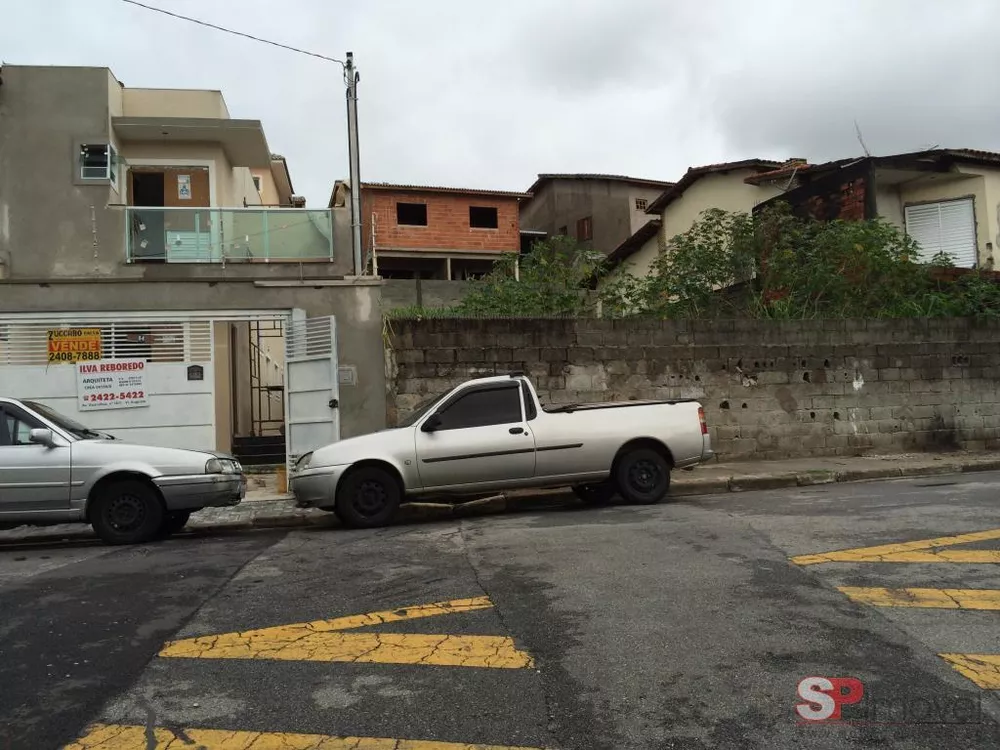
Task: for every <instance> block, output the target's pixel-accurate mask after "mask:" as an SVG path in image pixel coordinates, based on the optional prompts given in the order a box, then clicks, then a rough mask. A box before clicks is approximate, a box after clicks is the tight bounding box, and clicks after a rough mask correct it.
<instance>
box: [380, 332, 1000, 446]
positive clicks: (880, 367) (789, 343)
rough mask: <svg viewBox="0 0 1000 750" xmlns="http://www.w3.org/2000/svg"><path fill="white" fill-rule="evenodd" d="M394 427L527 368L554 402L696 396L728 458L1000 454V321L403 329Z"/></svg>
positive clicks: (394, 377)
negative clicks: (952, 450) (452, 391)
mask: <svg viewBox="0 0 1000 750" xmlns="http://www.w3.org/2000/svg"><path fill="white" fill-rule="evenodd" d="M393 331H394V333H393V335H392V337H391V349H390V350H389V351H387V369H388V370H389V372H390V374H391V377H390V379H389V383H388V384H389V390H388V392H387V393H388V400H387V418H388V420H389V423H390V424H394V423H395V421H396V419H397V418H399V417H401V416H405V415H406V414H407V413H409V411H410V410H412V409H413V407H414V406H415V405H416V404H417V403H418V402H419V401H421V400H423V399H424V398H426V397H427V396H428V395H430V394H434V393H443V392H445V391H447V390H448V389H449V388H451V387H453V386H454V385H457V384H458V383H460V382H462V381H463V380H465V379H467V378H470V377H476V376H481V375H488V374H494V373H497V372H500V373H502V372H508V371H510V370H524V371H526V372H527V373H529V374H530V376H531V377H532V379H533V382H534V383H535V384H536V387H537V388H538V389H539V391H540V393H541V396H542V398H543V402H547V403H568V402H577V401H611V400H626V399H636V398H638V399H647V398H657V399H670V398H697V399H699V400H700V401H701V403H702V404H703V405H704V406H705V410H706V414H707V419H708V423H709V425H710V426H711V437H712V440H713V444H714V446H715V448H716V450H717V451H718V452H719V455H720V457H721V458H724V459H729V458H746V459H770V458H786V457H795V456H807V455H854V454H860V453H864V452H891V451H907V450H920V449H931V448H940V447H957V446H961V447H964V448H968V449H976V450H984V449H990V450H992V449H995V448H1000V374H998V373H1000V369H998V368H1000V321H990V322H975V321H971V320H964V319H958V320H948V319H939V320H935V319H925V320H898V321H893V320H882V321H876V320H869V321H864V320H857V321H855V320H846V321H845V320H832V321H795V322H776V321H753V320H738V321H675V322H659V321H653V322H629V323H622V322H620V321H615V322H614V323H612V322H610V321H594V320H588V321H582V320H581V321H572V320H566V321H562V320H556V321H553V320H479V321H469V320H455V319H437V320H423V321H412V320H410V321H394V322H393Z"/></svg>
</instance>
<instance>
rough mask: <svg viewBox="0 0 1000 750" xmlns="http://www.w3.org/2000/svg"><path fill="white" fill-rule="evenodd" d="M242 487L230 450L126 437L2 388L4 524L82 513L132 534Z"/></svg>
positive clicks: (165, 526) (138, 537)
mask: <svg viewBox="0 0 1000 750" xmlns="http://www.w3.org/2000/svg"><path fill="white" fill-rule="evenodd" d="M245 494H246V477H244V475H243V468H242V467H241V466H240V463H239V462H238V461H236V460H235V459H234V458H233V457H232V456H227V455H225V454H222V453H209V452H206V451H194V450H181V449H178V448H158V447H155V446H151V445H136V444H133V443H126V442H124V441H122V440H118V439H116V438H115V437H114V436H112V435H109V434H108V433H105V432H100V431H97V430H92V429H90V428H88V427H85V426H84V425H82V424H80V423H79V422H77V421H76V420H73V419H70V418H69V417H66V416H64V415H62V414H60V413H58V412H57V411H54V410H53V409H50V408H49V407H47V406H45V405H43V404H39V403H36V402H34V401H19V400H17V399H12V398H3V397H0V528H4V527H12V526H19V525H21V524H30V525H38V526H47V525H51V524H59V523H72V522H82V523H90V524H91V525H92V526H93V527H94V531H96V532H97V534H98V536H100V537H101V538H102V539H103V540H104V541H105V542H108V543H109V544H132V543H137V542H145V541H149V540H151V539H154V538H157V537H164V536H167V535H169V534H171V533H173V532H175V531H178V530H179V529H181V528H182V527H183V526H184V524H185V523H187V520H188V517H189V516H190V515H191V513H193V512H194V511H196V510H201V509H202V508H206V507H209V506H225V505H236V504H238V503H239V502H240V500H241V499H242V498H243V496H244V495H245Z"/></svg>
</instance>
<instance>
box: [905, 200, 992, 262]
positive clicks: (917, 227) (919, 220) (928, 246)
mask: <svg viewBox="0 0 1000 750" xmlns="http://www.w3.org/2000/svg"><path fill="white" fill-rule="evenodd" d="M905 221H906V233H907V234H908V235H910V237H912V238H913V239H914V241H915V242H916V243H917V245H919V246H920V260H921V261H922V262H924V263H929V262H930V261H931V259H932V258H934V256H935V255H938V254H943V255H947V256H948V257H949V258H951V260H952V263H954V264H955V265H956V266H957V267H959V268H975V266H976V258H977V256H978V252H977V245H976V214H975V210H974V206H973V202H972V199H971V198H962V199H960V200H952V201H941V202H939V203H922V204H920V205H917V206H907V207H906V209H905Z"/></svg>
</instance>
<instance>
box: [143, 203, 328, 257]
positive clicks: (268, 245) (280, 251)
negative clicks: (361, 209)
mask: <svg viewBox="0 0 1000 750" xmlns="http://www.w3.org/2000/svg"><path fill="white" fill-rule="evenodd" d="M125 211H126V217H125V234H126V252H127V257H128V262H129V263H269V262H282V261H284V262H288V261H299V262H324V263H329V262H331V261H333V214H332V212H331V211H330V210H329V209H307V208H160V207H150V206H129V207H128V208H126V209H125Z"/></svg>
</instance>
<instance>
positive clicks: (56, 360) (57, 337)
mask: <svg viewBox="0 0 1000 750" xmlns="http://www.w3.org/2000/svg"><path fill="white" fill-rule="evenodd" d="M48 339H49V363H50V364H72V363H75V362H93V361H95V360H99V359H100V358H101V355H102V351H101V329H100V328H50V329H48Z"/></svg>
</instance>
